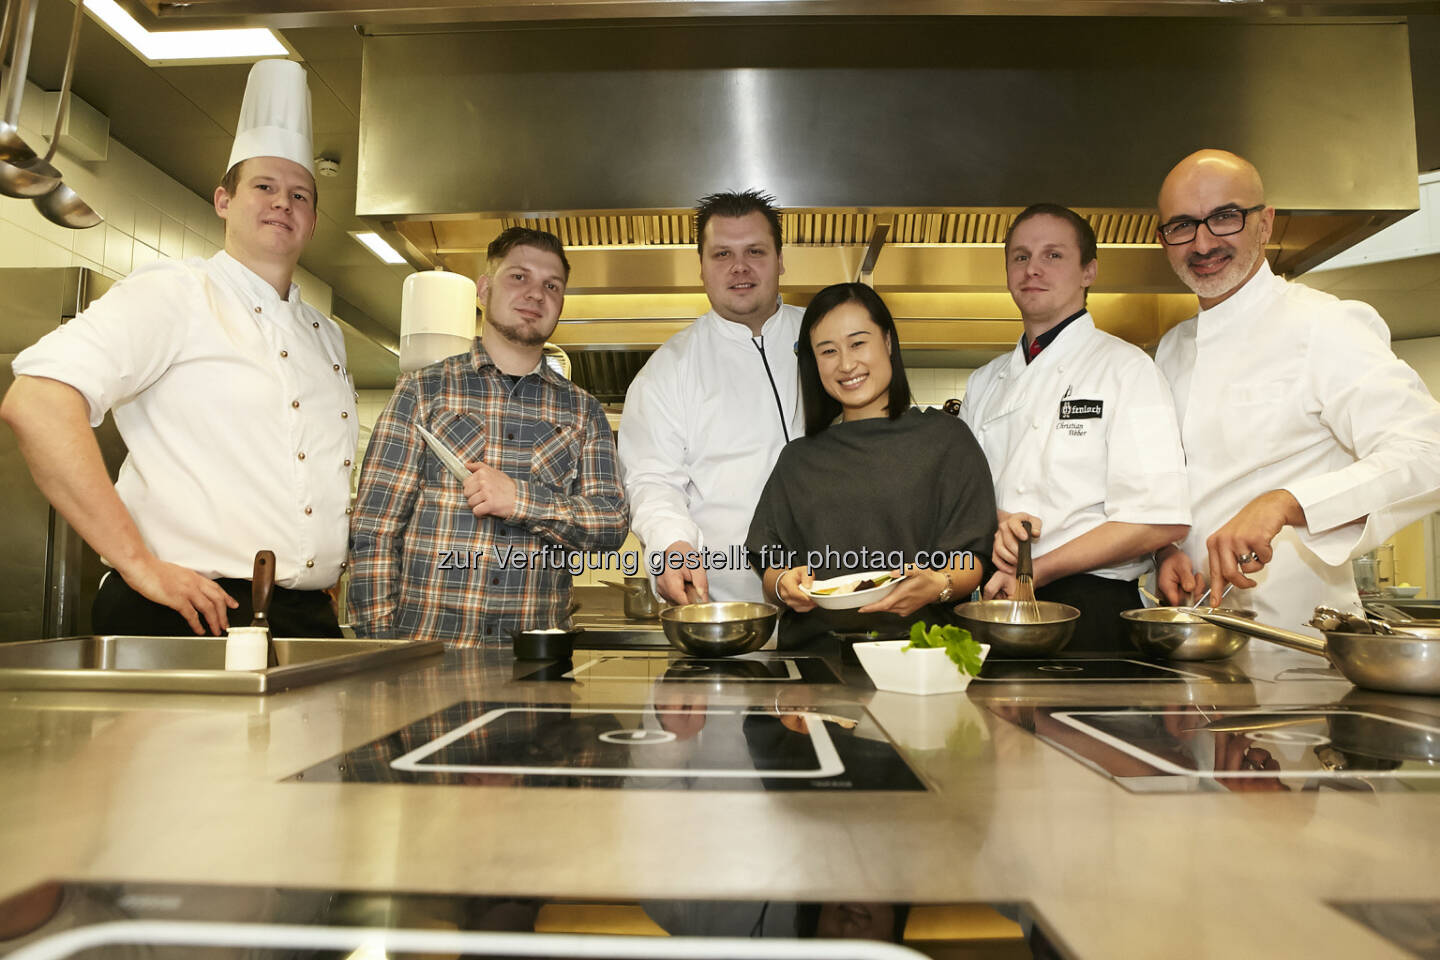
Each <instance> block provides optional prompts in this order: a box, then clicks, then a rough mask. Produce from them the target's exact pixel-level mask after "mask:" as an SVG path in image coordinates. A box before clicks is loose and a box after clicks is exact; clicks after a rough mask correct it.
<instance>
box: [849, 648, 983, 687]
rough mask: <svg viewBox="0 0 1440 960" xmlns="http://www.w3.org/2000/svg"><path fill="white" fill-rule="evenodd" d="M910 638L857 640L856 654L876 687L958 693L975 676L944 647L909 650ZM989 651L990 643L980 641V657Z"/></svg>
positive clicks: (981, 659) (981, 658)
mask: <svg viewBox="0 0 1440 960" xmlns="http://www.w3.org/2000/svg"><path fill="white" fill-rule="evenodd" d="M909 643H910V641H909V640H863V641H861V642H860V643H857V644H855V656H857V657H858V658H859V659H860V665H861V666H862V667H864V668H865V672H866V673H868V674H869V675H870V682H871V683H873V684H875V689H876V690H887V691H889V692H891V693H911V694H919V695H921V696H924V695H927V694H932V693H959V692H960V691H962V690H964V689H965V688H966V687H968V686H970V681H971V680H973V679H975V678H974V677H972V676H970V675H969V674H968V673H965V672H964V671H963V670H961V669H960V668H959V667H958V666H956V665H955V663H954V662H953V661H952V660H951V659H950V656H949V654H947V653H946V652H945V650H944V649H943V648H941V647H922V648H918V649H915V650H906V649H905V647H906V646H907V645H908V644H909ZM989 653H990V645H989V644H988V643H982V644H980V661H981V662H982V663H983V662H984V661H985V657H986V656H987V655H988V654H989Z"/></svg>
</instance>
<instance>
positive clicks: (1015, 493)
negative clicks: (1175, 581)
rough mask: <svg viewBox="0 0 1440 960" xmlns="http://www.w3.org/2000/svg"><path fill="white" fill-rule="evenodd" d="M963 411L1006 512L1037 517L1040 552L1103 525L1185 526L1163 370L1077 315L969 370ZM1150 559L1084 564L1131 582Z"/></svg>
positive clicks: (1179, 461)
mask: <svg viewBox="0 0 1440 960" xmlns="http://www.w3.org/2000/svg"><path fill="white" fill-rule="evenodd" d="M960 416H961V418H962V419H963V420H964V421H965V423H966V425H967V426H969V427H970V430H971V432H972V433H974V434H975V438H976V439H977V440H979V441H980V446H981V448H982V449H984V451H985V457H986V459H987V460H989V461H990V471H991V473H992V474H994V477H995V502H996V505H997V506H998V507H999V508H1000V509H1001V510H1003V511H1005V512H1006V513H1029V514H1033V515H1034V516H1037V517H1039V518H1040V520H1041V521H1042V523H1043V528H1042V532H1041V534H1040V537H1039V538H1038V539H1037V540H1036V541H1035V546H1034V547H1033V551H1034V555H1035V556H1036V557H1039V556H1043V555H1044V554H1046V553H1049V552H1050V551H1051V550H1054V549H1055V548H1057V547H1060V546H1063V545H1064V544H1067V543H1069V542H1070V541H1071V540H1074V539H1075V538H1076V537H1078V536H1080V535H1081V534H1084V533H1088V532H1090V531H1091V530H1093V529H1095V528H1096V527H1098V526H1100V525H1101V524H1103V523H1108V522H1111V521H1116V522H1120V523H1149V524H1185V523H1189V522H1190V510H1189V504H1188V497H1187V495H1186V489H1185V462H1184V456H1183V454H1182V453H1181V452H1180V437H1179V433H1178V431H1177V430H1176V427H1175V411H1174V408H1173V406H1172V402H1171V398H1170V391H1169V388H1168V387H1167V386H1166V384H1165V379H1164V377H1162V376H1161V375H1160V371H1159V370H1157V369H1156V368H1155V364H1154V363H1153V362H1151V360H1150V358H1149V357H1147V356H1146V355H1145V353H1144V352H1143V351H1141V350H1140V349H1139V348H1138V347H1135V346H1133V345H1131V344H1129V343H1126V342H1125V341H1123V340H1121V339H1119V338H1118V337H1113V336H1111V335H1110V334H1108V333H1104V332H1102V331H1100V330H1096V329H1095V322H1094V321H1093V320H1092V319H1091V318H1090V316H1089V314H1086V315H1084V316H1081V317H1080V318H1078V319H1077V320H1075V321H1074V322H1072V323H1071V324H1070V325H1069V326H1067V327H1066V328H1065V329H1064V330H1062V331H1061V332H1060V335H1059V336H1058V337H1056V338H1055V340H1054V342H1052V343H1051V344H1050V345H1049V346H1047V347H1046V348H1045V349H1044V350H1042V351H1041V352H1040V354H1039V355H1038V356H1036V357H1035V358H1034V359H1032V360H1031V361H1030V363H1029V364H1028V365H1027V364H1026V363H1025V354H1024V351H1023V347H1021V346H1020V345H1018V344H1017V345H1016V347H1015V349H1014V350H1012V351H1010V353H1008V354H1006V355H1005V356H1002V357H997V358H995V359H994V360H991V361H990V362H989V363H987V364H986V365H985V366H983V367H981V368H980V369H979V370H977V371H975V373H974V374H973V375H972V376H971V377H970V382H969V384H968V385H967V386H966V389H965V402H964V403H963V404H962V405H961V407H960ZM1150 566H1151V563H1150V558H1149V557H1140V558H1137V559H1135V560H1130V561H1125V562H1121V563H1116V564H1113V565H1111V566H1108V567H1103V568H1101V569H1098V570H1090V571H1086V572H1088V573H1093V574H1095V575H1097V576H1102V577H1109V578H1111V579H1113V580H1134V579H1136V578H1137V577H1139V576H1140V575H1141V574H1142V573H1144V572H1145V571H1147V570H1148V569H1150Z"/></svg>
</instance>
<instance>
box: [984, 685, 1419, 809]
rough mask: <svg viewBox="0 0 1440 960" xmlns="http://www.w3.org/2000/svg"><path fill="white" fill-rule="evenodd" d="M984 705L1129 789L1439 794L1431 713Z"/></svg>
mask: <svg viewBox="0 0 1440 960" xmlns="http://www.w3.org/2000/svg"><path fill="white" fill-rule="evenodd" d="M988 707H989V709H990V711H991V712H992V713H995V714H996V715H998V716H1000V717H1003V718H1004V719H1006V720H1009V721H1010V722H1012V723H1015V724H1017V725H1018V726H1020V727H1022V728H1023V729H1025V730H1028V731H1030V732H1031V733H1033V734H1035V735H1036V736H1038V737H1040V739H1042V740H1044V741H1045V742H1046V743H1048V744H1050V745H1051V746H1053V747H1055V748H1057V749H1059V750H1061V751H1063V752H1064V753H1066V754H1068V755H1069V756H1071V757H1073V758H1075V759H1076V760H1078V761H1080V762H1081V763H1083V764H1085V765H1086V766H1088V767H1090V768H1091V769H1092V770H1095V771H1096V772H1098V773H1101V774H1103V775H1105V776H1107V777H1110V778H1111V779H1112V780H1114V781H1115V782H1116V783H1118V784H1120V785H1121V786H1123V787H1125V789H1127V790H1130V791H1132V792H1134V793H1189V792H1197V791H1198V792H1205V791H1233V792H1280V793H1285V792H1291V791H1297V790H1298V791H1316V790H1349V791H1365V792H1372V793H1391V792H1427V793H1428V792H1436V793H1440V717H1435V716H1429V715H1425V714H1417V713H1412V712H1409V711H1404V710H1399V709H1396V708H1392V707H1388V706H1387V707H1372V706H1360V705H1349V704H1346V705H1341V704H1324V705H1319V706H1314V707H1304V708H1290V707H1286V708H1276V707H1260V706H1254V707H1250V706H1238V707H1237V706H1225V707H1216V706H1202V705H1198V704H1178V705H1175V706H1170V707H1135V706H1126V707H1075V706H1056V707H1028V706H1017V705H1013V704H989V705H988Z"/></svg>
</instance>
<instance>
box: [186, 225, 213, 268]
mask: <svg viewBox="0 0 1440 960" xmlns="http://www.w3.org/2000/svg"><path fill="white" fill-rule="evenodd" d="M207 246H208V244H207V243H206V241H205V238H204V237H203V236H201V235H200V234H198V233H196V232H195V231H194V230H191V229H189V228H188V227H187V228H186V229H185V248H184V250H183V251H182V253H181V256H183V257H184V258H185V259H187V260H188V259H190V258H191V257H206V256H209V253H208V252H207V250H206V248H207Z"/></svg>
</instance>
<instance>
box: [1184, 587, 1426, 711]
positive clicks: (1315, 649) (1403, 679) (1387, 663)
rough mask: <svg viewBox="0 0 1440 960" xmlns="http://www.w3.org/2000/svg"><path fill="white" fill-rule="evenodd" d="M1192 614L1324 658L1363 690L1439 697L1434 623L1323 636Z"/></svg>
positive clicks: (1210, 614) (1204, 612)
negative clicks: (1379, 631) (1382, 630)
mask: <svg viewBox="0 0 1440 960" xmlns="http://www.w3.org/2000/svg"><path fill="white" fill-rule="evenodd" d="M1195 615H1196V616H1197V617H1202V618H1204V619H1205V620H1208V621H1209V622H1211V623H1213V624H1215V625H1216V626H1220V627H1225V628H1228V629H1230V630H1238V631H1239V632H1241V633H1244V634H1249V635H1250V636H1252V637H1259V638H1260V639H1261V640H1269V641H1270V642H1271V643H1278V644H1280V645H1281V646H1282V647H1289V648H1290V649H1292V650H1299V651H1301V652H1303V653H1311V654H1314V655H1315V656H1317V657H1325V658H1327V659H1329V661H1330V662H1331V663H1332V664H1334V666H1335V669H1336V670H1339V671H1340V672H1341V673H1342V674H1343V675H1344V676H1345V679H1346V680H1349V681H1350V682H1351V683H1353V684H1355V686H1357V687H1364V688H1365V689H1367V690H1384V691H1386V692H1389V693H1418V694H1428V695H1430V696H1436V695H1440V625H1429V624H1423V625H1417V624H1418V622H1417V624H1411V623H1406V624H1398V623H1397V624H1391V625H1390V626H1389V629H1390V630H1391V631H1392V632H1391V633H1388V634H1386V633H1359V632H1355V631H1354V630H1353V629H1350V630H1323V631H1322V632H1323V633H1324V634H1325V639H1324V640H1319V639H1317V638H1315V637H1312V636H1309V635H1308V634H1304V633H1296V632H1294V631H1292V630H1282V629H1280V628H1279V627H1271V626H1267V625H1265V624H1262V623H1256V622H1255V621H1253V620H1246V619H1245V618H1244V617H1237V616H1233V615H1231V614H1230V613H1227V612H1224V611H1211V610H1208V609H1205V608H1200V609H1197V610H1196V611H1195Z"/></svg>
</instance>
